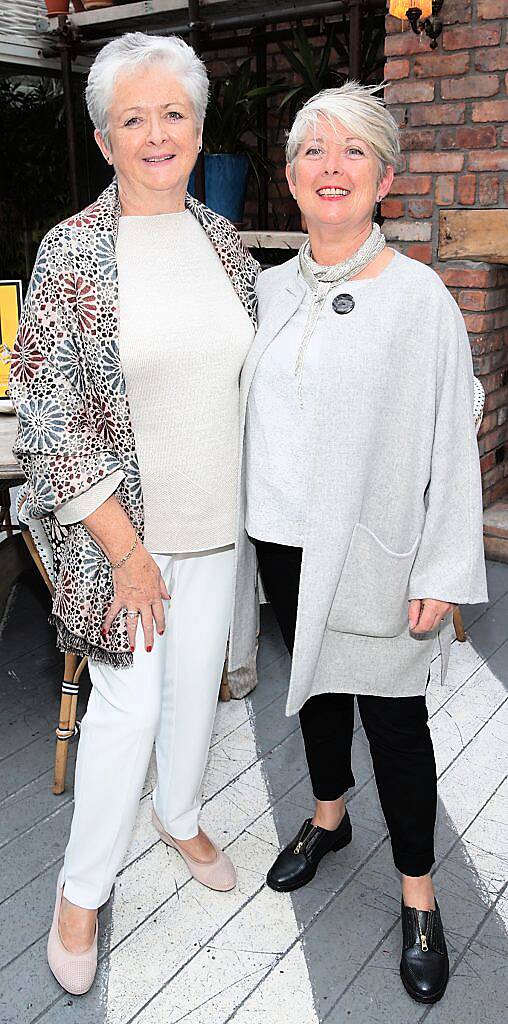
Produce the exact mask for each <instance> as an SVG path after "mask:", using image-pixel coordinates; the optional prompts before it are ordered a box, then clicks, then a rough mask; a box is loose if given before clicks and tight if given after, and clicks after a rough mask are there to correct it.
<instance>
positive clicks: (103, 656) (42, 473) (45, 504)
mask: <svg viewBox="0 0 508 1024" xmlns="http://www.w3.org/2000/svg"><path fill="white" fill-rule="evenodd" d="M185 202H186V207H187V208H188V209H189V210H190V211H191V213H192V214H193V215H194V216H195V217H196V219H197V220H198V221H199V223H200V224H201V226H202V227H203V229H204V231H205V232H206V234H207V235H208V238H209V239H210V241H211V242H212V244H213V246H214V248H215V250H216V252H217V254H218V256H219V258H220V260H221V262H222V264H223V266H224V269H225V271H226V273H227V274H228V276H229V278H230V280H231V282H232V284H233V287H234V288H235V291H236V292H237V295H238V297H239V298H240V300H241V302H242V303H243V305H244V307H245V309H246V310H247V312H248V314H249V316H250V318H251V320H252V322H253V323H254V325H255V323H256V294H255V285H256V278H257V274H258V271H259V266H258V264H257V263H256V261H255V260H254V259H253V258H252V256H251V255H250V254H249V253H248V252H247V250H246V249H245V248H244V246H243V244H242V242H241V239H240V237H239V235H238V233H237V231H236V230H235V228H234V227H233V226H232V225H231V224H230V223H229V221H227V220H225V219H224V218H223V217H220V216H218V215H217V214H216V213H213V212H212V211H211V210H209V209H207V207H205V206H203V205H202V204H201V203H199V202H197V200H195V199H193V198H192V197H191V196H190V195H187V197H186V201H185ZM119 216H120V202H119V198H118V188H117V183H116V181H113V182H112V184H111V185H110V186H109V187H108V188H107V189H106V190H105V191H104V192H102V194H101V195H100V196H99V198H98V199H97V200H96V202H95V203H92V205H91V206H89V207H88V208H87V209H85V210H84V211H83V212H81V213H78V214H76V215H75V216H73V217H71V218H70V219H69V220H66V221H64V222H63V223H62V224H59V225H57V226H56V227H55V228H53V229H52V230H51V231H49V233H48V234H47V235H46V237H45V238H44V239H43V242H42V244H41V247H40V249H39V253H38V255H37V260H36V263H35V267H34V271H33V274H32V279H31V281H30V286H29V289H28V293H27V297H26V302H25V306H24V310H23V315H22V318H21V323H20V328H19V332H18V336H17V339H16V344H15V347H14V352H13V355H12V361H11V374H10V390H11V394H12V398H13V401H14V405H15V408H16V412H17V415H18V433H17V437H16V442H15V446H14V449H13V450H14V454H15V456H16V457H17V459H18V461H19V462H20V464H21V467H22V469H23V472H24V473H25V476H26V478H27V484H26V485H25V488H24V497H25V503H24V518H25V520H26V521H29V520H30V519H32V520H37V521H38V524H37V525H38V527H39V534H40V532H41V531H40V527H42V528H43V533H44V534H45V537H46V538H47V540H48V541H49V544H50V548H51V552H52V557H53V573H52V577H53V580H54V583H55V591H54V598H53V610H52V617H51V618H52V621H53V622H54V624H55V625H56V627H57V634H58V646H59V648H60V649H61V650H63V651H73V652H74V653H76V654H79V655H84V654H87V655H90V656H91V657H93V658H94V659H96V660H97V661H103V662H106V663H109V664H111V665H116V666H127V665H130V664H131V662H132V655H131V653H130V650H129V641H128V637H127V631H126V625H125V614H123V615H119V616H117V619H116V620H115V622H114V623H113V626H112V629H111V631H110V634H109V636H108V638H107V639H106V640H104V639H103V637H102V636H101V625H102V622H103V618H104V614H105V609H106V607H107V606H108V605H109V604H110V602H111V600H112V598H113V582H112V573H111V568H110V565H109V562H108V560H107V559H106V558H105V556H104V555H103V553H102V551H101V549H100V548H99V547H98V545H97V544H96V543H95V542H94V541H93V540H92V539H91V537H90V535H89V534H88V532H87V530H86V529H85V527H84V526H82V525H81V524H80V523H77V524H75V525H73V526H62V525H60V524H59V523H58V520H57V519H56V517H55V515H54V510H55V508H58V507H59V506H60V505H62V504H64V503H65V502H66V501H68V500H69V499H70V498H73V497H76V496H77V495H79V494H81V493H82V492H83V491H86V490H87V489H88V488H89V487H90V486H91V485H92V484H95V483H97V482H98V481H99V480H100V479H101V478H103V477H105V476H107V475H108V474H110V473H112V472H114V471H115V470H117V469H122V470H123V472H124V474H125V476H124V479H123V481H122V483H121V484H120V486H119V488H118V490H117V491H116V496H117V498H118V500H119V502H120V503H121V505H122V506H123V508H124V509H125V511H126V512H127V514H128V516H129V518H130V520H131V522H132V524H133V526H134V528H135V530H136V531H137V533H138V535H139V536H140V537H141V538H143V528H144V520H143V497H142V493H141V484H140V475H139V468H138V461H137V457H136V450H135V444H134V434H133V431H132V425H131V420H130V414H129V404H128V398H127V394H126V387H125V379H124V375H123V371H122V367H121V364H120V358H119V351H118V314H119V310H118V280H117V264H116V255H115V244H116V237H117V232H118V219H119ZM196 271H197V276H199V267H197V268H196ZM168 386H170V385H169V384H168Z"/></svg>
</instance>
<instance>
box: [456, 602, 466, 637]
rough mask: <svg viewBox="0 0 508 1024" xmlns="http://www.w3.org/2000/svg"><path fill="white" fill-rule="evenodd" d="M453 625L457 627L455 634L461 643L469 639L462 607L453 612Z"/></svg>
mask: <svg viewBox="0 0 508 1024" xmlns="http://www.w3.org/2000/svg"><path fill="white" fill-rule="evenodd" d="M453 625H454V627H455V635H456V637H457V640H458V641H459V643H461V644H463V643H465V642H466V640H467V633H466V631H465V629H464V623H463V621H462V614H461V611H460V608H458V607H457V608H456V609H455V611H454V613H453Z"/></svg>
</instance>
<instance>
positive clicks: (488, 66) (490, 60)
mask: <svg viewBox="0 0 508 1024" xmlns="http://www.w3.org/2000/svg"><path fill="white" fill-rule="evenodd" d="M474 66H475V68H476V70H477V71H504V70H505V69H506V68H508V46H496V49H495V50H478V51H477V52H476V53H475V55H474Z"/></svg>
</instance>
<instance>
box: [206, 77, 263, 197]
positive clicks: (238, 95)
mask: <svg viewBox="0 0 508 1024" xmlns="http://www.w3.org/2000/svg"><path fill="white" fill-rule="evenodd" d="M280 88H281V83H280V82H274V83H273V84H271V85H266V86H257V85H256V76H255V73H254V72H253V71H252V70H251V66H250V58H247V60H245V61H243V63H242V64H240V65H239V67H238V68H237V69H236V70H235V71H234V72H231V73H229V74H228V75H227V76H226V77H225V78H219V79H216V80H215V81H214V82H212V87H211V93H210V102H209V105H208V110H207V114H206V120H205V127H204V133H203V139H204V146H205V151H206V152H207V153H234V154H240V153H244V154H245V155H246V156H247V158H248V160H249V163H250V165H251V167H252V170H253V171H254V174H255V176H256V180H257V182H258V184H259V182H260V172H262V171H263V172H265V173H266V174H268V175H270V174H271V173H272V170H273V165H272V163H271V161H270V160H267V159H265V158H263V157H262V155H261V154H260V153H259V151H258V148H257V146H256V142H255V140H256V139H261V138H263V137H264V136H263V135H262V134H261V132H260V131H259V128H258V124H257V122H258V111H259V105H260V103H261V102H264V100H265V99H266V98H267V97H268V96H271V95H273V94H274V93H276V92H280Z"/></svg>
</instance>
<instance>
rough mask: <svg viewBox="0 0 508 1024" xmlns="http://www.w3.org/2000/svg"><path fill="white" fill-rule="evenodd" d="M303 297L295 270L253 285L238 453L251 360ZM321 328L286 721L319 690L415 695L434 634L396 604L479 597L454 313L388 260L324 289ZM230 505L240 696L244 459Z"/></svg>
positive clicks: (438, 285) (247, 583) (476, 495)
mask: <svg viewBox="0 0 508 1024" xmlns="http://www.w3.org/2000/svg"><path fill="white" fill-rule="evenodd" d="M305 287H306V286H305V284H304V283H303V281H302V279H301V277H300V275H299V273H298V260H297V258H295V259H292V260H289V261H288V262H287V263H285V264H283V265H282V266H279V267H274V268H271V269H270V270H266V271H265V272H264V273H263V274H261V276H260V278H259V281H258V297H259V329H258V333H257V336H256V339H255V341H254V345H253V347H252V349H251V351H250V353H249V355H248V356H247V360H246V363H245V366H244V369H243V374H242V381H241V391H240V394H241V399H240V400H241V423H242V424H243V427H242V450H243V431H244V428H245V412H246V406H247V400H248V396H249V389H250V386H251V383H252V380H253V377H254V373H255V371H256V367H257V365H258V362H259V359H260V357H261V356H262V354H263V352H264V351H265V349H266V348H267V346H268V345H270V344H272V343H275V344H276V339H277V334H278V332H279V331H280V330H281V328H282V327H283V326H284V325H285V324H286V323H287V322H288V321H289V320H290V319H291V317H292V316H293V315H294V313H295V311H296V310H297V309H298V306H299V304H300V303H301V301H302V298H303V295H304V291H305ZM339 292H348V293H350V294H352V295H353V297H354V299H355V308H354V310H353V311H352V312H351V313H349V314H347V315H337V314H336V313H335V312H334V311H333V310H332V306H331V303H332V299H333V296H334V295H336V294H337V293H339ZM322 316H324V317H325V318H326V321H325V323H326V331H325V332H322V336H323V337H324V341H323V342H322V347H321V352H320V359H321V372H320V393H319V396H318V401H317V403H316V406H317V415H316V421H315V426H314V434H313V436H312V437H309V447H308V480H309V495H308V514H307V521H306V531H305V537H304V545H303V559H302V573H301V582H300V594H299V604H298V618H297V625H296V637H295V647H294V653H293V661H292V671H291V680H290V687H289V695H288V702H287V709H286V713H287V714H294V713H295V712H296V711H298V710H299V709H300V708H301V706H302V705H303V704H304V702H305V701H306V700H307V699H308V697H310V696H312V695H314V694H318V693H323V692H330V691H333V692H343V693H345V692H347V693H361V694H373V695H380V696H413V695H417V694H423V693H424V692H425V687H426V682H427V676H428V671H429V665H430V660H431V654H432V647H433V643H434V639H435V637H434V636H429V635H425V637H423V638H419V639H417V638H416V637H415V636H413V635H411V634H410V632H409V629H408V624H407V611H408V609H407V602H408V601H409V600H411V599H413V598H434V599H438V600H442V601H448V602H451V603H454V604H455V603H456V604H475V603H477V602H483V601H486V600H487V587H486V579H485V562H484V555H483V542H482V496H481V480H480V468H479V458H478V447H477V442H476V435H475V426H474V418H473V370H472V361H471V352H470V347H469V341H468V337H467V333H466V329H465V325H464V320H463V318H462V315H461V312H460V310H459V308H458V306H457V304H456V303H455V301H454V300H453V298H452V296H451V295H450V293H449V292H448V290H447V289H446V288H445V286H444V285H443V283H442V282H441V279H440V278H439V276H438V275H437V274H436V273H435V272H434V271H433V270H431V269H430V268H429V267H426V266H424V265H423V264H421V263H418V262H417V261H415V260H412V259H409V257H407V256H403V255H401V254H399V253H397V254H396V255H395V256H394V258H393V259H392V261H391V263H390V264H389V265H388V267H387V268H385V270H384V271H383V272H382V273H381V274H380V275H379V276H378V277H377V278H374V279H372V280H368V281H366V280H364V281H358V282H355V281H352V282H348V284H347V285H345V286H344V285H342V286H341V287H338V288H335V289H334V290H333V291H332V292H331V293H330V295H329V296H328V299H327V302H326V304H325V307H324V311H323V313H322ZM295 386H296V384H295ZM238 497H239V524H238V535H237V545H236V559H237V566H236V584H235V603H234V613H233V623H232V629H231V639H230V666H229V667H230V672H231V674H232V679H233V683H234V680H235V673H238V677H239V679H240V680H241V681H243V684H244V686H245V688H247V687H248V686H249V684H250V685H252V682H253V678H254V677H253V676H251V678H250V679H249V678H248V676H249V673H253V672H254V671H255V651H256V628H257V622H258V596H257V587H256V580H257V567H256V554H255V548H254V546H253V544H252V543H251V541H250V540H249V538H248V536H247V534H246V532H245V529H244V525H243V524H244V511H245V464H244V459H242V462H241V469H240V479H239V495H238ZM448 632H449V630H448ZM242 677H243V679H242Z"/></svg>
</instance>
